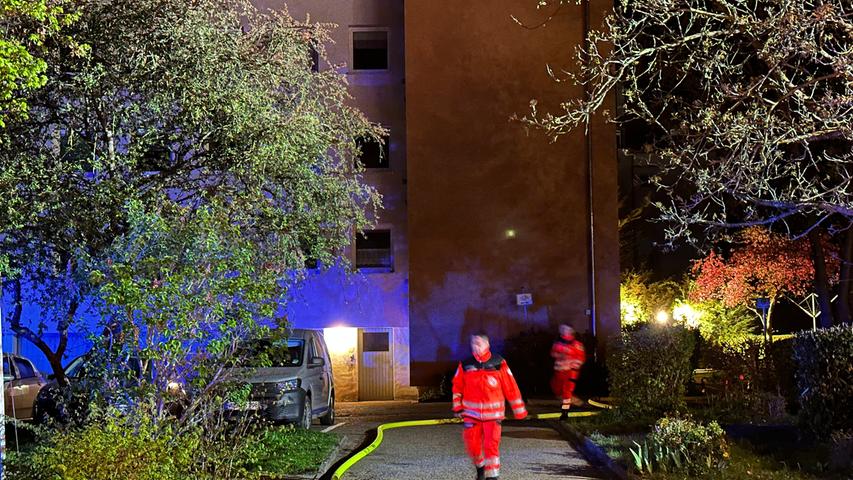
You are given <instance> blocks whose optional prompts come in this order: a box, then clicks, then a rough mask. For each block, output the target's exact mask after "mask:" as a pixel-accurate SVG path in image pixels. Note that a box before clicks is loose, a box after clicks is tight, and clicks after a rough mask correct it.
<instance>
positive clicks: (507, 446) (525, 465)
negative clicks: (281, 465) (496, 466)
mask: <svg viewBox="0 0 853 480" xmlns="http://www.w3.org/2000/svg"><path fill="white" fill-rule="evenodd" d="M474 477H475V471H474V467H473V466H472V465H471V462H470V460H469V459H468V457H467V456H466V455H465V450H464V447H463V444H462V426H461V425H435V426H425V427H406V428H398V429H393V430H388V431H386V432H385V439H384V441H383V442H382V444H381V445H380V446H379V448H377V449H376V450H375V451H373V453H371V454H370V455H368V456H367V457H365V458H364V459H362V460H361V461H360V462H358V463H357V464H355V465H354V466H353V467H352V468H351V469H350V470H349V471H348V472H347V473H346V475H344V480H385V479H388V480H391V479H411V480H421V479H422V480H427V479H429V480H445V479H446V480H460V479H463V480H464V479H466V478H470V479H473V478H474ZM500 478H501V479H503V480H554V479H558V478H559V479H591V478H604V477H603V476H602V475H601V474H600V473H599V472H598V470H596V469H595V468H594V467H592V466H591V465H590V464H589V463H587V462H586V460H584V458H583V457H582V456H581V455H580V454H579V453H578V452H577V451H575V450H574V449H573V448H572V447H571V446H570V445H569V444H568V443H567V442H566V441H565V440H563V439H562V438H561V437H560V436H559V434H558V433H557V432H556V431H554V430H553V429H552V428H551V427H549V426H548V425H547V423H546V422H540V421H531V422H523V423H522V422H507V423H505V424H504V428H503V439H502V441H501V475H500Z"/></svg>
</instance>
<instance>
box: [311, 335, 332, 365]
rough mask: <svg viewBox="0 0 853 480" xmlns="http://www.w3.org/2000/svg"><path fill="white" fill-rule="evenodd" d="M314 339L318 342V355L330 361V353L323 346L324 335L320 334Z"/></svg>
mask: <svg viewBox="0 0 853 480" xmlns="http://www.w3.org/2000/svg"><path fill="white" fill-rule="evenodd" d="M314 341H316V342H317V356H318V357H322V358H323V360H325V361H329V355H328V354H327V353H326V349H325V348H324V346H323V337H321V336H319V335H318V336H316V337H314Z"/></svg>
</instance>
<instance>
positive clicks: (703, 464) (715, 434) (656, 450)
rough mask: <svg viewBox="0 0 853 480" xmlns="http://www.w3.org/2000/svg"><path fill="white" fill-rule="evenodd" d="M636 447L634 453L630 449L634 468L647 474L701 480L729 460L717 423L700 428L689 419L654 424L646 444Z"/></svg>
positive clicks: (726, 447) (726, 446)
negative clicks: (674, 474)
mask: <svg viewBox="0 0 853 480" xmlns="http://www.w3.org/2000/svg"><path fill="white" fill-rule="evenodd" d="M635 443H636V442H635ZM636 445H637V448H636V450H635V449H631V455H632V457H633V459H634V466H635V467H636V468H637V469H638V470H640V471H643V470H645V471H646V472H648V473H652V472H653V471H654V470H662V471H664V472H682V473H686V474H688V475H692V476H702V475H704V474H706V473H708V472H710V471H711V470H712V469H715V468H719V467H720V466H722V465H723V463H724V462H725V460H726V459H727V458H728V457H729V452H728V445H727V444H726V439H725V433H724V432H723V429H722V428H720V426H719V425H718V424H717V422H710V423H708V424H707V425H702V424H700V423H697V422H694V421H693V420H692V419H690V418H689V417H685V418H671V417H665V418H662V419H660V420H658V421H657V423H655V426H654V429H653V430H652V432H651V433H650V434H649V435H648V437H646V442H645V443H644V444H643V445H639V444H636Z"/></svg>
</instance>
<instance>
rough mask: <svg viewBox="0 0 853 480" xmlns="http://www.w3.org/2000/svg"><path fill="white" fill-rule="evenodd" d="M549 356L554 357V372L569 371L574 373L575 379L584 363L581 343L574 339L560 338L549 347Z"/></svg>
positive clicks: (584, 358)
mask: <svg viewBox="0 0 853 480" xmlns="http://www.w3.org/2000/svg"><path fill="white" fill-rule="evenodd" d="M551 356H552V357H554V370H555V371H558V372H565V371H571V372H574V373H575V377H577V373H578V372H579V371H580V369H581V366H582V365H583V363H584V362H585V361H586V352H585V351H584V348H583V343H581V342H579V341H578V340H576V339H574V338H563V337H560V339H559V340H557V341H556V342H554V345H553V346H552V347H551Z"/></svg>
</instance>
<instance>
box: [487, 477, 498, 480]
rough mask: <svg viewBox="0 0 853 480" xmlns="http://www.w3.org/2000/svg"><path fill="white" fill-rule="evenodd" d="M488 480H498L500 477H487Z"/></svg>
mask: <svg viewBox="0 0 853 480" xmlns="http://www.w3.org/2000/svg"><path fill="white" fill-rule="evenodd" d="M486 480H498V477H486Z"/></svg>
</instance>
